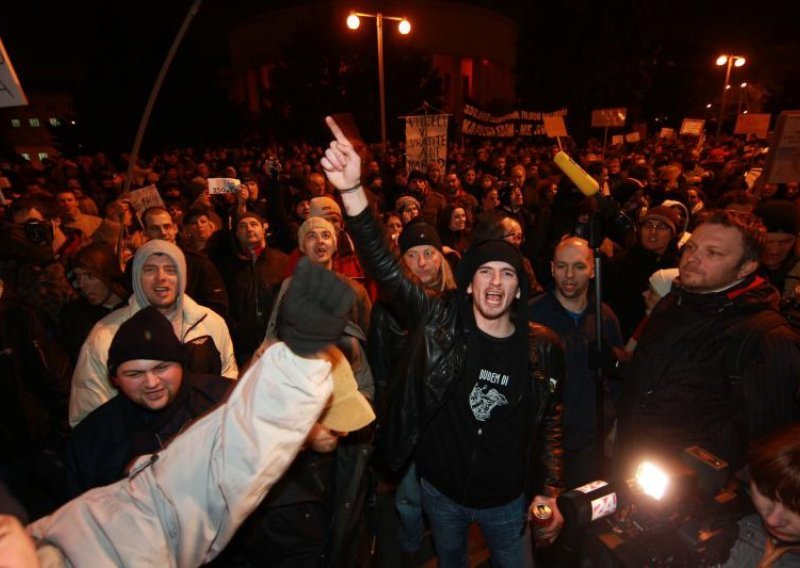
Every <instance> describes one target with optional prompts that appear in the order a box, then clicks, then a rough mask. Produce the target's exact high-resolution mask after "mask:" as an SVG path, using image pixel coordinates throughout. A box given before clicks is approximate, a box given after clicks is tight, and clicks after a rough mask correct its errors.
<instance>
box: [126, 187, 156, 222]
mask: <svg viewBox="0 0 800 568" xmlns="http://www.w3.org/2000/svg"><path fill="white" fill-rule="evenodd" d="M128 195H129V197H128V199H130V202H131V206H132V207H133V210H134V211H136V216H137V217H138V218H139V219H141V218H142V213H144V212H145V211H147V210H148V209H149V208H150V207H155V206H156V205H158V206H160V207H164V201H163V200H162V199H161V194H160V193H158V189H157V188H156V186H154V185H152V184H151V185H148V186H145V187H140V188H139V189H134V190H133V191H131V192H130V194H128Z"/></svg>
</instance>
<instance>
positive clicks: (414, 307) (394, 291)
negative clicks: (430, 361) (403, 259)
mask: <svg viewBox="0 0 800 568" xmlns="http://www.w3.org/2000/svg"><path fill="white" fill-rule="evenodd" d="M325 121H326V123H327V124H328V127H329V128H330V130H331V132H332V133H333V136H334V140H333V141H332V142H331V144H330V146H329V147H328V149H327V150H326V151H325V156H324V157H323V158H322V160H321V161H320V163H321V164H322V168H323V170H324V171H325V175H326V176H327V177H328V180H329V181H330V182H331V185H333V186H334V187H335V188H336V189H337V190H338V191H339V195H340V196H341V198H342V203H343V204H344V208H345V212H346V214H347V229H348V232H349V233H350V235H351V236H352V237H353V240H354V241H355V245H356V253H357V254H358V257H359V260H360V261H361V266H362V267H363V268H364V270H366V272H367V274H368V275H369V277H370V278H372V280H374V281H375V282H376V283H377V284H378V287H379V288H380V289H381V292H383V293H384V295H385V296H386V297H387V298H388V300H389V301H390V302H391V303H392V304H394V305H395V307H396V308H397V309H398V311H400V312H402V313H403V314H405V316H406V324H407V325H408V326H409V327H414V326H416V325H417V324H418V323H419V322H420V321H421V320H422V318H424V317H426V315H427V314H430V313H431V310H432V309H434V307H433V306H434V303H435V302H436V301H437V300H435V299H431V298H430V297H429V296H428V295H427V294H425V292H424V291H423V290H422V288H421V287H420V286H418V285H416V284H414V283H413V282H411V281H410V280H408V279H407V278H406V277H405V276H404V274H403V271H402V270H401V268H400V265H399V263H398V262H397V259H396V258H395V257H394V255H393V254H392V253H391V252H390V251H389V248H388V247H387V246H386V243H385V242H384V236H383V232H382V231H381V228H380V226H379V225H378V222H377V220H376V219H375V216H374V214H373V213H372V210H371V209H370V208H369V207H368V205H369V203H368V201H367V197H366V194H365V193H364V189H363V188H362V187H361V158H360V157H359V155H358V153H357V152H356V151H355V148H353V145H352V143H351V142H350V141H349V140H348V139H347V137H346V136H345V135H344V133H343V132H342V130H341V128H339V125H337V124H336V121H334V120H333V119H332V118H331V117H329V116H328V117H326V118H325Z"/></svg>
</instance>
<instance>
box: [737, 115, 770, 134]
mask: <svg viewBox="0 0 800 568" xmlns="http://www.w3.org/2000/svg"><path fill="white" fill-rule="evenodd" d="M771 116H772V115H770V114H740V115H739V117H738V118H737V119H736V128H734V129H733V133H734V134H755V135H756V137H757V138H760V139H762V140H766V139H767V134H768V133H769V119H770V118H771Z"/></svg>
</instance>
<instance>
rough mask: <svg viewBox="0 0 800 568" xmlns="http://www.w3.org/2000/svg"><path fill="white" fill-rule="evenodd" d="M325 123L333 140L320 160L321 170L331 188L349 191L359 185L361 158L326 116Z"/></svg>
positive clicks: (342, 133)
mask: <svg viewBox="0 0 800 568" xmlns="http://www.w3.org/2000/svg"><path fill="white" fill-rule="evenodd" d="M325 123H326V124H327V125H328V128H330V129H331V132H332V133H333V137H334V140H333V141H332V142H331V145H330V146H329V147H328V149H327V150H325V156H323V158H322V159H321V160H320V163H321V164H322V169H323V170H324V171H325V175H326V176H327V177H328V181H329V182H331V185H333V187H335V188H336V189H338V190H340V191H345V190H348V189H351V188H353V187H355V186H357V185H359V184H360V183H361V157H360V156H359V155H358V152H356V150H355V148H353V144H351V143H350V140H348V139H347V137H346V136H345V135H344V132H342V129H341V128H339V125H338V124H336V121H335V120H333V118H331V117H330V116H326V117H325Z"/></svg>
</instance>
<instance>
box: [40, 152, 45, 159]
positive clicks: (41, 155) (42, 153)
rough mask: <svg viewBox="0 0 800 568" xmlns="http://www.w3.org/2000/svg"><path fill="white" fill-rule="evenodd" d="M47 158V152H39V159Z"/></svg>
mask: <svg viewBox="0 0 800 568" xmlns="http://www.w3.org/2000/svg"><path fill="white" fill-rule="evenodd" d="M45 158H47V152H39V159H40V160H44V159H45Z"/></svg>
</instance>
